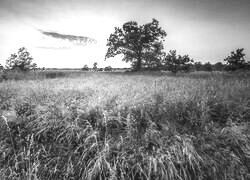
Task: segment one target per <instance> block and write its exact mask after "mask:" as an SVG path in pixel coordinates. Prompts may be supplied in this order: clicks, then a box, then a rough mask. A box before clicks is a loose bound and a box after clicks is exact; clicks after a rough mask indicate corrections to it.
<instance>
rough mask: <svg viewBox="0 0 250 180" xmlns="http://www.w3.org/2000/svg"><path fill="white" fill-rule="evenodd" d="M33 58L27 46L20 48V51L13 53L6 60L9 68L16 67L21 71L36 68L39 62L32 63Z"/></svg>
mask: <svg viewBox="0 0 250 180" xmlns="http://www.w3.org/2000/svg"><path fill="white" fill-rule="evenodd" d="M32 61H33V58H32V57H31V56H30V53H29V52H28V51H27V49H26V48H25V47H22V48H20V49H18V53H17V54H16V53H14V54H11V56H10V57H9V58H8V59H7V61H6V68H7V69H14V70H20V71H27V70H31V69H36V67H37V64H36V63H32Z"/></svg>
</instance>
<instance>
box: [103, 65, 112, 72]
mask: <svg viewBox="0 0 250 180" xmlns="http://www.w3.org/2000/svg"><path fill="white" fill-rule="evenodd" d="M104 71H112V67H111V66H107V67H105V68H104Z"/></svg>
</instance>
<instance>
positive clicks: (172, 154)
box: [0, 71, 250, 180]
mask: <svg viewBox="0 0 250 180" xmlns="http://www.w3.org/2000/svg"><path fill="white" fill-rule="evenodd" d="M30 73H32V72H30ZM36 73H38V72H36ZM39 73H41V74H42V75H41V74H40V75H39V76H33V78H27V79H23V80H22V79H20V80H19V81H16V80H7V81H6V80H3V81H2V82H1V83H0V109H1V110H0V116H1V117H0V179H34V180H36V179H41V180H48V179H51V180H52V179H53V180H55V179H76V180H78V179H91V180H92V179H112V180H115V179H117V180H118V179H121V180H122V179H124V180H127V179H136V180H137V179H141V180H144V179H145V180H150V179H158V180H161V179H166V180H168V179H171V180H172V179H173V180H175V179H176V180H182V179H183V180H184V179H185V180H195V179H197V180H203V179H204V180H210V179H218V180H220V179H223V180H224V179H225V180H228V179H240V180H242V179H245V180H247V179H249V178H250V126H249V125H250V124H249V123H250V121H249V120H250V74H246V73H238V74H236V73H233V74H232V73H231V74H229V73H224V72H206V73H204V72H194V73H190V74H178V73H177V74H174V75H172V74H168V73H164V72H161V73H160V72H152V73H149V72H134V73H132V72H131V73H122V72H121V73H116V72H70V73H67V72H61V73H62V74H64V75H61V76H56V75H55V77H54V75H52V76H53V78H48V77H46V76H49V75H43V73H48V72H46V71H44V72H39ZM74 73H75V74H74ZM34 74H35V73H34ZM28 77H31V75H30V76H28Z"/></svg>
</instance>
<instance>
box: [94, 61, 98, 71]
mask: <svg viewBox="0 0 250 180" xmlns="http://www.w3.org/2000/svg"><path fill="white" fill-rule="evenodd" d="M97 69H98V68H97V62H94V64H93V70H94V71H97Z"/></svg>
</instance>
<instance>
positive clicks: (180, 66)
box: [163, 50, 193, 73]
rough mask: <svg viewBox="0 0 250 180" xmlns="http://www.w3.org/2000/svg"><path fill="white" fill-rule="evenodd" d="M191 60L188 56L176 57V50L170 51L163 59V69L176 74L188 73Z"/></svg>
mask: <svg viewBox="0 0 250 180" xmlns="http://www.w3.org/2000/svg"><path fill="white" fill-rule="evenodd" d="M192 63H193V60H192V59H190V57H189V56H188V55H184V56H181V55H178V56H177V53H176V50H170V51H169V53H168V54H167V55H166V56H165V58H164V59H163V66H164V69H166V70H168V71H171V72H173V73H177V72H178V71H184V72H188V71H189V70H190V69H191V66H192Z"/></svg>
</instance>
